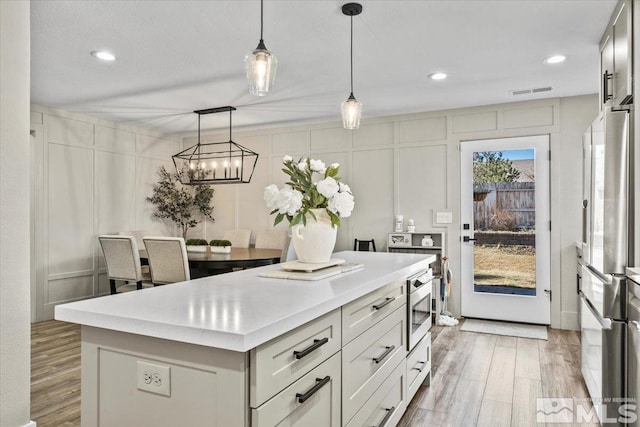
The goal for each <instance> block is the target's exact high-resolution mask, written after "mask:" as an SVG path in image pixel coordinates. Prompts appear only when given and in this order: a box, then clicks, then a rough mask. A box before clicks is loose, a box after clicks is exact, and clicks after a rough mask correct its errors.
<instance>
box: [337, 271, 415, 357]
mask: <svg viewBox="0 0 640 427" xmlns="http://www.w3.org/2000/svg"><path fill="white" fill-rule="evenodd" d="M406 289H407V283H406V280H397V281H395V282H392V283H389V284H388V285H385V286H383V287H382V288H380V289H378V290H376V291H373V292H371V293H369V294H367V295H365V296H363V297H360V298H358V299H357V300H355V301H353V302H351V303H349V304H347V305H345V306H343V307H342V343H343V344H342V345H343V346H344V345H346V344H347V343H348V342H350V341H352V340H353V339H354V338H356V337H357V336H358V335H360V334H362V333H363V332H364V331H366V330H367V329H369V328H370V327H372V326H373V325H375V324H376V323H378V322H379V321H380V320H382V319H384V318H385V317H387V316H388V315H389V314H391V313H393V311H394V310H396V309H397V308H398V307H400V306H401V305H402V304H404V303H405V302H406V299H407V298H406Z"/></svg>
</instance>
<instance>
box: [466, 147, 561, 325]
mask: <svg viewBox="0 0 640 427" xmlns="http://www.w3.org/2000/svg"><path fill="white" fill-rule="evenodd" d="M471 144H474V145H473V146H471ZM496 144H502V145H501V146H500V147H499V148H498V147H495V145H496ZM551 145H552V135H550V134H542V135H528V136H505V137H496V138H490V139H473V140H466V141H460V163H459V164H460V236H461V238H460V255H461V257H460V259H461V270H460V271H461V281H460V282H461V286H460V288H461V313H462V315H463V316H465V317H479V318H485V319H495V320H507V321H517V322H527V323H539V324H546V325H548V324H550V323H551V313H552V311H553V307H552V304H551V301H550V299H551V293H549V294H547V293H545V292H544V290H545V289H549V290H551V291H552V290H553V288H555V286H553V284H552V281H551V277H552V263H551V255H552V244H551V243H552V235H551V230H550V224H551V218H552V209H551V200H552V189H551V185H550V183H551V162H550V156H549V153H550V148H551ZM467 147H469V148H467ZM485 147H486V148H485ZM526 148H535V149H536V159H535V160H536V162H535V168H536V183H540V185H541V186H544V187H546V189H547V190H546V195H545V194H541V193H540V192H536V206H537V207H542V209H543V212H538V210H536V248H537V249H539V248H546V253H547V256H545V257H540V256H539V255H538V253H536V280H537V281H540V280H541V279H540V278H541V277H542V280H543V281H544V282H543V284H541V285H539V284H537V285H536V290H537V292H536V297H531V296H521V295H510V294H493V293H486V294H485V293H478V292H475V291H474V287H473V283H474V280H473V276H474V271H473V268H465V264H466V265H469V261H471V265H473V242H469V243H466V242H463V236H470V237H472V236H473V227H471V230H463V223H469V224H472V223H473V214H472V213H471V212H472V203H473V201H472V200H473V199H472V197H471V194H467V193H469V190H471V191H472V188H473V187H472V185H469V184H468V183H470V182H472V179H473V175H472V173H473V172H472V167H471V165H472V153H473V152H478V151H500V150H505V151H506V150H511V149H526ZM467 149H468V150H469V153H468V156H465V154H466V150H467ZM545 181H546V182H545ZM465 183H467V184H465ZM466 187H468V188H466ZM547 224H549V225H547ZM536 252H538V251H537V250H536ZM531 298H545V299H546V301H547V302H546V304H544V303H542V302H541V303H540V304H539V305H537V306H532V305H531V304H530V301H531ZM505 304H508V305H505ZM491 305H493V306H494V307H502V309H500V310H498V309H495V308H494V309H491V308H489V307H490V306H491ZM504 307H508V310H504ZM532 308H533V310H531V309H532ZM489 312H490V313H491V314H490V315H488V314H487V313H489Z"/></svg>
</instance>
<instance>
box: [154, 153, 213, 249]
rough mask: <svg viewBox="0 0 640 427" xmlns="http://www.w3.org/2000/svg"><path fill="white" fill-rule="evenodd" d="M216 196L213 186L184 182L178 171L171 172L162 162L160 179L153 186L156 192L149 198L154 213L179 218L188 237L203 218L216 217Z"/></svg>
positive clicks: (169, 218)
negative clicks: (214, 206) (190, 230)
mask: <svg viewBox="0 0 640 427" xmlns="http://www.w3.org/2000/svg"><path fill="white" fill-rule="evenodd" d="M212 198H213V188H211V187H210V186H208V185H190V186H187V185H182V184H181V183H180V177H179V176H178V174H177V173H169V172H167V170H166V169H165V168H164V166H161V167H160V169H158V183H157V184H156V185H154V186H153V195H152V196H151V197H147V198H146V200H147V201H148V202H149V203H151V204H152V205H153V206H154V207H155V211H154V213H153V217H154V218H159V219H168V220H170V221H173V222H175V223H176V224H177V225H178V226H179V227H180V229H181V230H182V237H183V238H184V239H185V240H186V238H187V231H188V230H189V229H190V228H193V227H195V226H196V225H198V224H199V223H200V222H202V220H207V219H209V220H211V221H215V220H214V218H213V216H212V213H213V206H211V199H212ZM199 215H200V216H201V217H200V218H198V216H199Z"/></svg>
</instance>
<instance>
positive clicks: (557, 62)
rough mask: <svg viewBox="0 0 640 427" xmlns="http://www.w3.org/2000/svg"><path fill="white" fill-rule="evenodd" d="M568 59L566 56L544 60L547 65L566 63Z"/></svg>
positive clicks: (556, 56)
mask: <svg viewBox="0 0 640 427" xmlns="http://www.w3.org/2000/svg"><path fill="white" fill-rule="evenodd" d="M565 59H567V57H566V56H564V55H553V56H550V57H548V58H547V59H545V60H544V63H545V64H559V63H560V62H564V60H565Z"/></svg>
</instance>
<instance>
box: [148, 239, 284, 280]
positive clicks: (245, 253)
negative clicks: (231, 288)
mask: <svg viewBox="0 0 640 427" xmlns="http://www.w3.org/2000/svg"><path fill="white" fill-rule="evenodd" d="M139 253H140V261H141V262H142V264H147V263H148V256H147V251H146V250H145V249H140V251H139ZM281 257H282V249H265V248H234V247H232V248H231V252H230V253H226V254H225V253H213V252H210V253H209V252H193V251H187V259H188V260H189V273H190V275H191V278H192V279H197V278H200V277H206V276H212V275H215V274H222V273H228V272H231V271H233V270H234V269H245V268H253V267H261V266H263V265H271V264H276V263H279V262H280V258H281Z"/></svg>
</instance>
